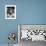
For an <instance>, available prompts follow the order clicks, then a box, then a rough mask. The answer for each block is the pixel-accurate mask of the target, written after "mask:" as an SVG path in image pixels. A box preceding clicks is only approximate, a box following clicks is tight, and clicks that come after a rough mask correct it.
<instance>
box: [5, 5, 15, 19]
mask: <svg viewBox="0 0 46 46" xmlns="http://www.w3.org/2000/svg"><path fill="white" fill-rule="evenodd" d="M5 19H16V5H5Z"/></svg>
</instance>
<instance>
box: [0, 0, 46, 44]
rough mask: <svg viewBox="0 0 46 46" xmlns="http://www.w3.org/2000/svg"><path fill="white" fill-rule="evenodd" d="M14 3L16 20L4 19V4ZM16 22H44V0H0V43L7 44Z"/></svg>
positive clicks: (14, 29) (45, 4)
mask: <svg viewBox="0 0 46 46" xmlns="http://www.w3.org/2000/svg"><path fill="white" fill-rule="evenodd" d="M7 4H12V5H13V4H16V16H17V19H16V20H5V12H4V11H5V5H7ZM17 24H46V0H0V44H7V43H8V39H7V36H8V34H9V32H11V31H13V32H14V31H15V32H16V34H17V32H18V30H17ZM16 43H17V40H16Z"/></svg>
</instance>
